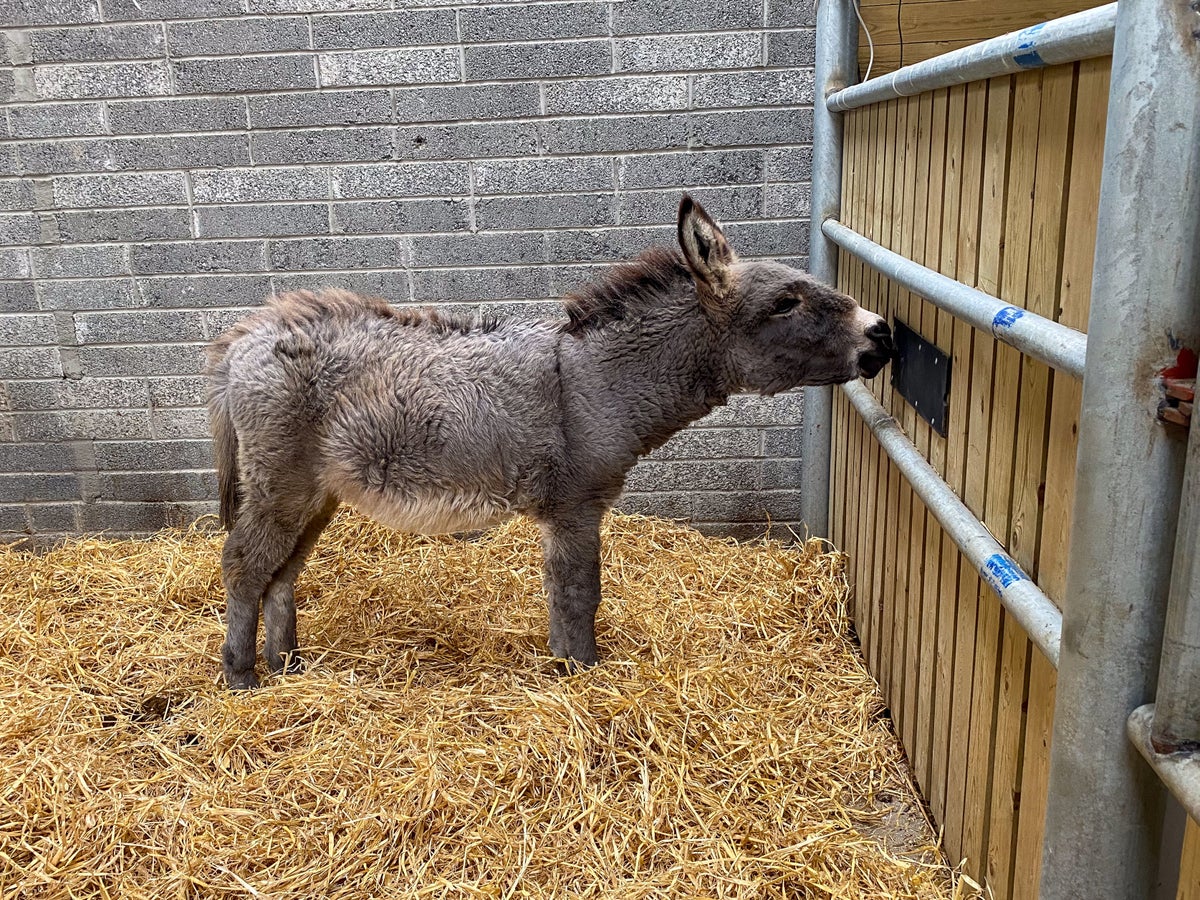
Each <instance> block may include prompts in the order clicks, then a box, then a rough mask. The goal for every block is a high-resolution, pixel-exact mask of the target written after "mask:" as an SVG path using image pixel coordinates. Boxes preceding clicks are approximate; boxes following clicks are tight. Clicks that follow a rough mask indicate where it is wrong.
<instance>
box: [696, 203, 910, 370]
mask: <svg viewBox="0 0 1200 900" xmlns="http://www.w3.org/2000/svg"><path fill="white" fill-rule="evenodd" d="M679 245H680V247H681V249H682V250H683V256H684V259H685V261H686V262H687V265H688V268H689V269H690V270H691V272H692V276H693V278H694V279H695V282H696V295H697V299H698V300H699V302H700V305H701V307H702V309H703V310H704V312H705V314H706V315H707V316H708V317H709V319H710V320H711V321H712V322H713V324H714V325H715V326H716V327H717V328H719V329H720V330H721V331H722V332H723V333H724V335H725V343H726V346H727V348H728V349H727V360H726V363H727V365H728V368H729V372H730V375H731V376H732V378H733V379H734V381H735V382H736V384H737V388H738V389H740V390H744V391H757V392H759V393H763V394H774V393H776V392H778V391H782V390H786V389H787V388H792V387H798V386H800V385H819V384H841V383H842V382H846V381H851V380H853V379H855V378H857V377H859V376H862V377H864V378H873V377H874V376H875V375H878V374H879V372H880V370H881V369H883V367H884V366H885V365H887V363H888V361H889V360H890V359H891V358H892V356H893V354H894V352H895V349H894V346H893V344H892V332H891V329H890V328H888V325H887V322H885V321H884V320H883V319H882V318H880V317H879V316H877V315H875V313H873V312H869V311H867V310H865V309H863V308H862V307H860V306H859V305H858V304H857V303H855V302H854V300H852V299H851V298H850V297H847V296H846V295H845V294H843V293H840V292H839V291H836V290H834V289H833V288H831V287H828V286H826V285H824V284H822V283H821V282H819V281H817V280H816V279H814V278H812V277H811V276H809V275H807V274H805V273H804V272H801V271H799V270H798V269H793V268H791V267H790V266H785V265H783V264H782V263H778V262H772V261H761V262H750V261H745V260H739V259H738V258H737V255H736V254H735V253H734V252H733V250H732V248H731V247H730V246H729V243H728V242H727V241H726V240H725V235H724V234H723V233H722V231H721V229H720V227H719V226H718V225H717V223H716V222H714V221H713V219H712V218H711V217H710V216H709V215H708V213H707V212H706V211H705V210H704V208H703V207H702V206H701V205H700V204H699V203H696V202H695V201H694V200H692V198H691V197H689V196H687V195H686V194H685V195H684V197H683V201H682V202H681V203H680V204H679Z"/></svg>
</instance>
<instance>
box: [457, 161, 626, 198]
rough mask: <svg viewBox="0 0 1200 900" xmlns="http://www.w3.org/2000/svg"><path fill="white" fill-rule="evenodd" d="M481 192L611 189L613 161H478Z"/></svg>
mask: <svg viewBox="0 0 1200 900" xmlns="http://www.w3.org/2000/svg"><path fill="white" fill-rule="evenodd" d="M473 168H474V171H475V192H476V193H477V194H539V193H543V194H544V193H550V192H564V193H567V192H577V191H594V190H611V189H612V186H613V171H612V160H611V159H609V158H607V157H595V156H593V157H577V158H562V159H515V160H513V159H506V160H495V161H491V160H487V161H481V162H476V163H474V165H473Z"/></svg>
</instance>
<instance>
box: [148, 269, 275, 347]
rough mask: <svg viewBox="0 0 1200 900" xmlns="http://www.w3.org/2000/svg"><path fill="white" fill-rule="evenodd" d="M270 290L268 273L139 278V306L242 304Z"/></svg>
mask: <svg viewBox="0 0 1200 900" xmlns="http://www.w3.org/2000/svg"><path fill="white" fill-rule="evenodd" d="M270 292H271V280H270V276H268V275H184V276H173V277H166V278H139V279H138V298H139V305H141V306H148V307H155V308H160V309H168V308H171V307H179V306H191V307H213V306H241V305H245V304H250V303H259V302H261V301H262V299H263V298H264V297H266V296H267V295H268V294H269V293H270ZM130 305H132V304H130ZM210 333H211V332H210Z"/></svg>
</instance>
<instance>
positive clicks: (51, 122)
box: [8, 103, 104, 138]
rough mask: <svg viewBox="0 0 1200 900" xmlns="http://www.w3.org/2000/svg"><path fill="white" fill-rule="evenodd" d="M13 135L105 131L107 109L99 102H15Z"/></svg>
mask: <svg viewBox="0 0 1200 900" xmlns="http://www.w3.org/2000/svg"><path fill="white" fill-rule="evenodd" d="M8 121H9V125H10V127H11V129H12V135H13V137H19V138H20V137H54V138H61V137H71V136H73V135H85V134H103V133H104V112H103V109H102V107H101V106H100V104H99V103H55V104H52V105H43V104H36V105H32V106H14V107H12V108H11V109H10V110H9V111H8Z"/></svg>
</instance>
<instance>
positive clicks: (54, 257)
mask: <svg viewBox="0 0 1200 900" xmlns="http://www.w3.org/2000/svg"><path fill="white" fill-rule="evenodd" d="M31 252H32V256H33V266H34V269H35V270H36V272H37V274H38V277H39V278H100V277H102V276H106V275H128V274H129V263H128V262H126V260H125V248H124V247H120V246H116V245H107V246H102V247H35V248H34V249H33V250H32V251H31Z"/></svg>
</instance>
